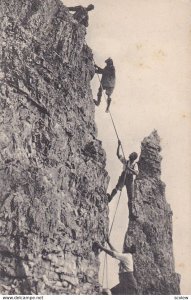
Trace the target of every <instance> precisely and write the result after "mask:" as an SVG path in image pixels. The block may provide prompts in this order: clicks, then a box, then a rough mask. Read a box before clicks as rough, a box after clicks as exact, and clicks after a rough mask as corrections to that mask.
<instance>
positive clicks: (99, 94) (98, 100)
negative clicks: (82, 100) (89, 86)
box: [94, 85, 103, 106]
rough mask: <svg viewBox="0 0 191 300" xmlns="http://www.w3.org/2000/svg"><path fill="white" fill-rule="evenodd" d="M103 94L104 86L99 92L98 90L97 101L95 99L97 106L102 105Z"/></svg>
mask: <svg viewBox="0 0 191 300" xmlns="http://www.w3.org/2000/svg"><path fill="white" fill-rule="evenodd" d="M102 92H103V88H102V85H100V87H99V90H98V94H97V100H95V99H94V103H95V105H97V106H99V105H100V102H101V97H102Z"/></svg>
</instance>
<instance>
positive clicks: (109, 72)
mask: <svg viewBox="0 0 191 300" xmlns="http://www.w3.org/2000/svg"><path fill="white" fill-rule="evenodd" d="M105 63H106V67H105V68H104V69H102V68H100V67H98V66H97V65H95V72H96V73H98V74H102V78H101V82H100V87H99V90H98V94H97V100H94V103H95V104H96V105H97V106H98V105H100V102H101V97H102V92H103V90H105V93H106V95H107V108H106V112H108V111H109V107H110V104H111V94H112V93H113V90H114V87H115V67H114V65H113V60H112V59H111V58H108V59H106V61H105Z"/></svg>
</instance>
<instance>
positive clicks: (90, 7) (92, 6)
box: [86, 4, 94, 11]
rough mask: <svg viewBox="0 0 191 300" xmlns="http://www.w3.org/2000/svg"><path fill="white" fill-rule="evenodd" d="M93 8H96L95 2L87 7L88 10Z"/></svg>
mask: <svg viewBox="0 0 191 300" xmlns="http://www.w3.org/2000/svg"><path fill="white" fill-rule="evenodd" d="M93 9H94V5H93V4H90V5H88V6H87V8H86V10H87V11H90V10H93Z"/></svg>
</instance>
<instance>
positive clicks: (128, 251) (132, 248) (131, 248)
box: [123, 244, 136, 254]
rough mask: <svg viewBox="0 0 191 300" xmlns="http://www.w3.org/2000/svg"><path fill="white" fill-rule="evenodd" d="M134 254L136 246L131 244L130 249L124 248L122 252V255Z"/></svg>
mask: <svg viewBox="0 0 191 300" xmlns="http://www.w3.org/2000/svg"><path fill="white" fill-rule="evenodd" d="M135 252H136V246H135V245H134V244H133V245H131V246H130V247H129V246H124V251H123V253H131V254H134V253H135Z"/></svg>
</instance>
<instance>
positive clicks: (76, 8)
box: [68, 6, 80, 11]
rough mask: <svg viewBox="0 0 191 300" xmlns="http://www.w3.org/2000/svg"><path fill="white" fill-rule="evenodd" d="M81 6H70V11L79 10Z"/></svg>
mask: <svg viewBox="0 0 191 300" xmlns="http://www.w3.org/2000/svg"><path fill="white" fill-rule="evenodd" d="M79 7H80V6H71V7H68V9H69V11H77V10H78V9H79Z"/></svg>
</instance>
